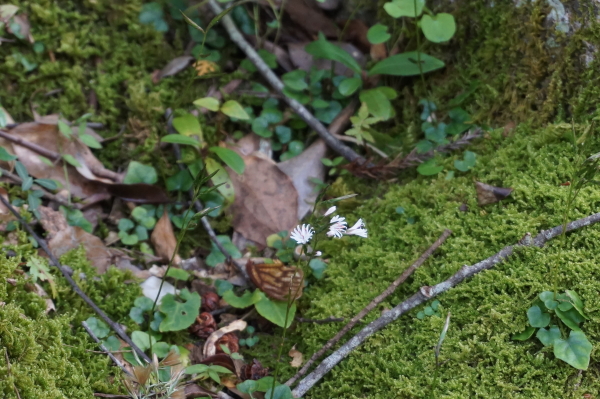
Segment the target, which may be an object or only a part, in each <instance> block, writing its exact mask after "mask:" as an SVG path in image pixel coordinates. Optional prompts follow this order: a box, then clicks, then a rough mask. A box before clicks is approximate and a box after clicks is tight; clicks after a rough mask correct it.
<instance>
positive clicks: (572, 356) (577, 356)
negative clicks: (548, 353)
mask: <svg viewBox="0 0 600 399" xmlns="http://www.w3.org/2000/svg"><path fill="white" fill-rule="evenodd" d="M591 353H592V344H591V343H590V341H588V339H587V337H586V336H585V334H584V333H583V332H581V331H571V334H569V338H568V339H567V340H564V339H558V340H556V341H554V356H556V357H557V358H559V359H560V360H563V361H565V362H567V363H568V364H569V365H571V366H573V367H575V368H576V369H579V370H587V368H588V365H589V364H590V355H591Z"/></svg>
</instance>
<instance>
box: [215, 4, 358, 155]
mask: <svg viewBox="0 0 600 399" xmlns="http://www.w3.org/2000/svg"><path fill="white" fill-rule="evenodd" d="M208 4H209V5H210V7H211V9H212V10H213V12H214V13H215V14H216V15H219V14H221V12H223V10H222V9H221V7H220V6H219V5H218V4H217V2H216V1H215V0H210V1H209V3H208ZM221 22H222V23H223V26H224V27H225V30H226V31H227V33H228V34H229V38H230V39H231V41H232V42H234V43H235V44H236V45H237V46H238V47H239V48H240V49H241V50H242V51H243V52H244V53H245V54H246V56H247V57H248V59H249V60H250V61H251V62H252V63H253V64H254V65H255V66H256V69H258V71H259V72H260V73H261V75H262V76H263V77H264V78H265V80H266V81H267V82H269V84H270V85H271V86H272V87H273V88H274V89H275V90H276V91H277V92H278V93H280V94H283V88H284V85H283V83H282V82H281V80H279V78H278V77H277V75H275V73H273V71H271V68H269V67H268V66H267V64H265V62H264V61H263V59H262V58H261V57H260V56H259V55H258V53H257V52H256V51H255V50H254V48H253V47H252V46H251V45H250V43H248V41H247V40H246V39H245V38H244V36H242V34H241V32H240V31H239V30H238V28H237V27H236V26H235V23H234V22H233V20H232V19H231V17H230V16H229V15H225V16H223V17H222V18H221ZM283 99H284V101H285V102H286V103H287V104H288V105H289V106H290V108H291V109H292V110H294V112H295V113H296V114H298V116H300V118H302V119H303V120H304V122H306V123H307V124H308V126H310V127H311V128H312V129H314V130H315V131H316V132H317V133H318V134H319V136H321V138H322V139H323V140H324V141H325V143H327V146H329V148H331V149H332V150H334V151H335V152H337V153H338V154H340V155H341V156H343V157H344V158H346V159H347V160H348V161H350V162H356V163H358V164H363V163H365V161H366V160H365V159H364V158H363V157H362V156H360V155H359V154H357V153H356V152H355V151H354V150H352V149H351V148H350V147H348V146H346V145H344V144H343V143H342V142H341V141H340V140H338V139H337V138H335V137H334V136H333V135H332V134H331V133H330V132H329V131H328V130H327V128H326V127H325V126H323V124H322V123H321V122H320V121H319V120H318V119H317V118H315V117H314V116H313V115H312V114H311V113H310V111H309V110H308V109H306V107H305V106H304V105H302V104H300V103H299V102H298V101H296V100H294V99H293V98H289V97H288V96H285V95H284V96H283Z"/></svg>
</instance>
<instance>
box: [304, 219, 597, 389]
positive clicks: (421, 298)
mask: <svg viewBox="0 0 600 399" xmlns="http://www.w3.org/2000/svg"><path fill="white" fill-rule="evenodd" d="M598 222H600V213H596V214H593V215H590V216H587V217H585V218H582V219H578V220H575V221H573V222H571V223H569V224H568V225H567V231H573V230H577V229H580V228H582V227H586V226H590V225H592V224H595V223H598ZM561 234H562V225H561V226H556V227H553V228H551V229H549V230H542V231H541V232H540V233H539V234H538V235H537V236H536V237H535V238H532V237H531V234H530V233H527V234H526V235H525V236H524V237H523V238H522V239H521V240H520V241H519V242H518V243H516V244H514V245H509V246H506V247H504V248H502V249H501V250H500V251H499V252H498V253H496V254H495V255H493V256H490V257H489V258H487V259H484V260H482V261H481V262H478V263H476V264H474V265H472V266H469V265H465V266H463V267H462V268H461V269H460V270H459V271H458V272H456V273H455V274H454V275H452V276H451V277H450V278H448V279H447V280H445V281H442V282H441V283H438V284H436V285H434V286H424V287H421V288H420V289H419V291H417V292H416V293H415V294H413V295H412V296H411V297H410V298H408V299H407V300H405V301H404V302H402V303H400V304H399V305H398V306H396V307H394V308H393V309H391V310H389V311H388V312H386V313H384V314H383V316H381V317H380V318H378V319H377V320H375V321H373V322H371V323H370V324H369V325H368V326H366V327H365V328H363V329H362V330H361V331H360V332H359V333H358V334H356V335H355V336H354V337H352V338H351V339H350V340H349V341H348V342H346V343H345V344H344V345H342V346H341V347H340V348H339V349H338V350H336V351H335V352H334V353H332V354H331V355H329V356H328V357H327V358H325V359H324V360H323V361H322V362H321V364H320V365H319V366H318V367H317V368H316V369H315V370H314V371H313V372H312V373H310V374H309V375H307V376H306V377H305V378H304V379H303V380H302V381H300V382H299V383H298V385H297V386H296V388H295V389H294V390H293V391H292V393H293V395H294V397H295V398H299V397H302V396H304V395H305V394H306V392H308V390H309V389H310V388H312V387H313V386H314V385H315V384H316V383H317V382H318V381H319V380H320V379H321V378H323V376H324V375H325V374H327V373H328V372H329V371H331V369H333V368H334V367H335V366H336V365H337V364H338V363H339V362H341V361H342V359H344V358H345V357H346V356H347V355H348V354H349V353H350V352H352V351H353V350H354V349H356V348H357V347H358V346H359V345H360V344H362V343H363V342H364V341H365V340H366V339H367V338H368V337H370V336H371V335H373V334H374V333H376V332H377V331H379V330H381V329H382V328H383V327H385V326H387V325H388V324H390V323H392V322H393V321H395V320H397V319H398V318H399V317H400V316H402V315H403V314H405V313H406V312H408V311H409V310H411V309H414V308H415V307H417V306H419V305H421V304H423V303H425V302H427V301H428V300H430V299H431V298H433V297H435V296H437V295H439V294H441V293H443V292H446V291H448V290H449V289H451V288H453V287H455V286H457V285H458V284H460V283H461V282H463V281H464V280H466V279H467V278H469V277H472V276H474V275H475V274H477V273H480V272H482V271H484V270H487V269H491V268H492V267H494V266H496V265H497V264H499V263H502V262H503V261H504V260H505V259H506V258H508V257H509V256H511V255H512V254H513V253H514V251H515V248H518V247H524V246H525V247H527V246H535V247H538V248H541V247H543V246H544V244H545V243H546V242H548V241H549V240H551V239H553V238H555V237H558V236H560V235H561Z"/></svg>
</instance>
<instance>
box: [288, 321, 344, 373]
mask: <svg viewBox="0 0 600 399" xmlns="http://www.w3.org/2000/svg"><path fill="white" fill-rule="evenodd" d="M296 321H297V322H298V323H315V324H327V323H339V322H342V321H344V318H343V317H333V316H329V317H328V318H326V319H305V318H304V317H296ZM311 360H312V359H311ZM303 374H304V373H303ZM293 378H296V376H294V377H293ZM293 378H292V379H293ZM296 379H297V378H296ZM290 381H291V380H290ZM294 381H295V380H294ZM288 382H289V381H288ZM292 384H293V382H292Z"/></svg>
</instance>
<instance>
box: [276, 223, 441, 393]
mask: <svg viewBox="0 0 600 399" xmlns="http://www.w3.org/2000/svg"><path fill="white" fill-rule="evenodd" d="M450 234H452V231H450V230H448V229H446V230H444V232H443V233H442V235H441V236H440V237H439V238H438V239H437V240H436V241H435V242H434V243H433V244H432V245H431V246H430V247H429V248H428V249H427V250H426V251H425V252H423V254H422V255H421V256H420V257H419V259H417V260H416V261H415V263H413V264H412V265H411V266H410V267H409V268H408V269H406V270H405V271H404V272H403V273H402V274H401V275H400V277H398V278H397V279H396V281H394V282H393V283H392V284H390V285H389V287H387V288H386V289H385V291H383V292H382V293H381V294H379V296H377V297H376V298H375V299H373V300H372V301H371V303H369V304H368V305H367V306H365V308H364V309H363V310H361V311H360V312H359V313H358V314H357V315H356V316H354V317H353V318H352V319H350V321H349V322H348V324H346V325H345V326H344V328H342V329H341V330H340V331H339V332H338V333H337V334H336V335H335V336H334V337H333V338H331V339H330V340H329V341H327V343H326V344H325V346H323V347H322V348H321V349H319V350H318V351H317V352H315V354H314V355H312V357H311V358H310V360H309V361H307V362H306V364H305V365H304V366H303V367H302V368H301V369H300V371H298V373H296V375H295V376H293V377H292V378H290V379H289V380H288V381H287V382H286V383H285V384H286V385H288V386H291V385H292V384H294V383H295V382H296V381H297V380H298V378H300V377H302V376H303V375H304V374H305V373H306V372H307V371H308V369H309V368H310V366H312V365H313V363H314V362H316V361H317V359H319V358H320V357H321V356H323V354H325V352H327V351H328V350H329V349H330V348H331V347H332V346H333V345H335V344H336V343H338V341H339V340H340V339H342V337H343V336H344V335H346V333H347V332H348V331H350V330H351V329H352V328H353V327H354V326H355V325H356V323H358V322H359V321H360V320H362V318H363V317H365V316H366V315H367V314H368V313H369V312H370V311H371V310H373V309H375V307H376V306H377V305H379V304H380V303H381V302H383V300H384V299H385V298H387V297H388V296H390V295H391V294H392V293H393V292H394V291H395V290H396V288H398V286H399V285H400V284H402V283H403V282H404V281H406V279H407V278H409V277H410V275H411V274H413V272H414V271H415V270H417V268H419V267H420V266H421V265H422V264H423V263H424V262H425V261H426V260H427V258H429V257H430V256H431V254H433V252H434V251H435V250H436V249H438V248H439V246H440V245H442V244H443V243H444V241H446V239H447V238H448V237H449V236H450Z"/></svg>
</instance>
